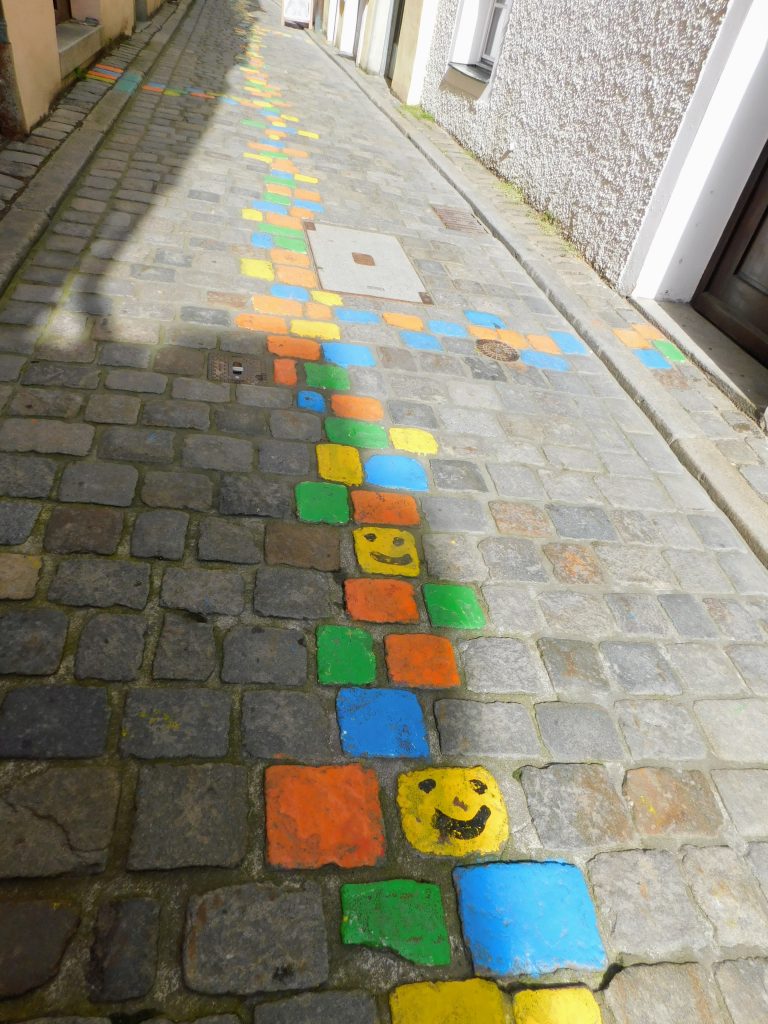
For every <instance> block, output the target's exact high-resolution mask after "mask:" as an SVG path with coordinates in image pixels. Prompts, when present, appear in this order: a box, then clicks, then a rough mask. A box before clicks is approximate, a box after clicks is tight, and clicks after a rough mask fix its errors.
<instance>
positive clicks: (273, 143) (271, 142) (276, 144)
mask: <svg viewBox="0 0 768 1024" xmlns="http://www.w3.org/2000/svg"><path fill="white" fill-rule="evenodd" d="M261 142H263V143H264V145H265V146H270V147H271V148H272V149H285V143H284V142H280V141H279V140H278V139H268V138H267V137H266V135H262V136H261Z"/></svg>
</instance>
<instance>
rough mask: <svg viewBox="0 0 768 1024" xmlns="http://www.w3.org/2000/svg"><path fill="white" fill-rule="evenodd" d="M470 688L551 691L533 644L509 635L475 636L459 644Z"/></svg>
mask: <svg viewBox="0 0 768 1024" xmlns="http://www.w3.org/2000/svg"><path fill="white" fill-rule="evenodd" d="M459 650H460V651H461V660H462V663H463V665H464V672H465V674H466V678H467V685H468V687H469V688H470V690H474V691H475V692H476V693H494V694H502V693H506V694H514V693H530V694H533V695H534V696H548V695H549V694H550V693H551V689H550V686H549V684H548V681H547V678H546V675H545V674H544V672H543V671H542V668H541V665H540V663H539V660H538V658H537V657H536V655H535V651H534V650H533V648H532V647H530V646H529V645H528V644H526V643H525V642H524V641H522V640H516V639H513V638H511V637H478V638H477V639H476V640H465V641H464V642H463V643H461V644H460V645H459Z"/></svg>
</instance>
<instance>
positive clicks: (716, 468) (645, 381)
mask: <svg viewBox="0 0 768 1024" xmlns="http://www.w3.org/2000/svg"><path fill="white" fill-rule="evenodd" d="M307 35H309V37H310V38H311V39H312V41H313V42H314V43H315V45H316V46H317V47H318V49H319V50H321V51H322V52H323V53H324V54H325V55H326V56H327V57H328V58H329V59H330V60H332V61H333V63H334V64H336V66H337V67H339V68H340V69H341V70H342V71H343V72H344V74H345V75H347V77H348V78H350V79H351V80H352V81H353V82H354V83H355V85H357V87H358V88H359V89H360V91H361V92H362V93H364V95H365V96H366V97H367V98H368V99H369V100H370V101H371V102H372V103H373V104H374V105H375V106H376V107H377V108H378V109H379V110H380V111H381V112H382V113H383V114H384V115H385V116H386V117H387V118H389V120H390V121H391V122H392V124H394V125H395V127H396V128H397V129H398V130H399V131H401V132H402V133H403V135H405V137H406V138H407V139H408V140H409V141H410V142H411V143H413V145H414V146H415V147H416V148H417V149H418V150H419V151H420V152H421V154H422V155H423V156H424V157H425V158H426V159H427V160H428V162H429V163H430V164H431V165H432V166H433V167H434V168H435V170H437V171H438V172H439V173H440V174H441V175H442V176H443V177H444V178H445V179H446V181H448V182H449V183H450V184H451V185H452V186H453V187H454V188H455V189H456V191H457V192H458V193H459V195H460V196H461V197H462V198H463V199H464V200H465V201H466V202H467V203H468V204H469V205H470V206H471V207H472V210H473V211H474V213H475V215H476V216H477V217H478V218H479V219H480V220H481V221H482V222H483V224H485V226H486V227H487V228H488V230H489V231H490V232H491V234H492V235H494V236H495V237H496V238H497V239H498V240H499V241H500V242H501V243H502V245H503V246H504V247H505V248H506V249H508V250H509V252H510V253H511V254H512V255H513V256H514V257H515V259H516V260H517V261H518V263H519V264H520V265H521V266H522V268H523V269H524V270H525V272H526V273H527V274H528V276H529V277H530V278H531V279H532V280H533V281H534V282H535V283H536V284H537V285H538V287H539V288H540V289H541V290H542V291H543V292H544V294H545V295H546V296H547V298H548V299H549V301H550V302H551V303H552V304H553V306H555V308H556V309H557V310H558V311H559V312H560V313H562V315H563V316H564V317H565V318H566V320H568V321H569V323H570V324H571V325H572V326H573V327H574V329H575V330H576V332H577V333H578V334H579V335H580V336H581V337H582V338H583V339H584V341H586V343H587V344H588V345H589V347H590V348H591V349H592V351H593V352H594V353H595V355H597V356H598V358H599V359H600V360H601V361H602V362H603V363H604V364H605V365H606V366H607V367H608V369H609V370H610V372H611V373H612V374H613V376H614V377H615V378H616V380H617V381H618V383H619V384H620V385H621V386H622V387H623V388H624V390H625V391H626V392H627V394H628V395H630V397H631V398H632V399H633V400H634V401H635V403H636V404H637V405H638V406H639V407H640V408H641V409H642V411H643V412H644V413H645V415H646V416H647V417H648V419H649V420H650V421H651V423H653V425H654V426H655V427H656V429H657V430H658V431H659V433H660V434H661V436H662V437H663V438H664V440H665V441H666V442H667V444H668V445H669V446H670V448H671V449H672V451H673V452H674V454H675V455H676V456H677V458H678V459H679V460H680V462H681V463H682V464H683V465H684V466H685V468H686V469H687V470H688V471H689V472H690V473H691V474H692V475H693V476H695V477H696V479H697V480H698V481H699V483H700V484H701V485H702V487H703V488H704V489H705V490H706V492H707V493H708V494H709V496H710V497H711V498H712V500H713V501H714V503H715V504H716V505H717V506H718V507H719V508H720V509H721V510H722V511H723V512H724V513H725V514H726V515H727V516H728V518H729V519H730V520H731V522H732V523H733V524H734V526H735V527H736V529H737V530H738V531H739V533H740V534H741V535H742V537H743V538H744V540H745V541H746V542H747V544H748V545H749V546H750V548H752V550H753V551H754V553H755V554H756V555H757V557H758V558H759V559H760V560H761V561H762V562H763V564H764V565H766V566H768V509H766V505H765V502H764V501H763V500H762V499H761V498H760V497H758V495H757V494H755V492H754V491H753V490H752V488H751V487H750V486H749V484H748V483H747V481H746V480H745V479H744V478H743V477H742V476H741V474H740V473H739V472H738V471H737V470H736V469H734V467H733V466H732V465H731V464H730V463H729V462H728V460H727V459H726V458H725V457H724V456H723V455H722V454H721V453H720V452H719V451H718V449H717V448H716V447H715V446H714V445H713V444H712V442H711V441H709V439H708V438H706V437H704V436H703V435H702V433H701V431H700V430H699V429H698V427H697V425H696V422H695V420H694V419H693V418H692V417H691V416H690V415H689V414H688V413H687V412H686V411H685V410H684V409H682V408H681V407H680V406H679V405H678V403H677V402H676V401H675V400H674V399H673V398H671V397H670V395H669V394H668V392H667V391H666V390H665V389H664V388H663V387H662V386H661V385H660V384H659V383H658V382H657V381H656V380H655V379H654V377H653V374H652V373H651V371H650V370H648V369H646V367H644V366H643V365H642V363H640V362H639V361H638V360H637V359H635V358H634V357H633V356H632V355H631V353H630V352H628V351H627V350H626V349H625V348H624V347H623V346H621V345H620V344H619V343H618V342H617V341H616V340H615V339H614V337H613V335H612V334H611V333H610V331H609V330H608V329H607V328H606V327H602V326H600V325H599V324H596V323H595V320H594V313H593V312H592V311H591V310H590V309H589V307H588V306H587V305H586V303H584V302H583V301H582V300H581V299H580V298H579V297H578V295H576V294H575V293H574V292H573V291H571V289H570V288H569V287H568V285H567V284H566V283H565V282H564V281H563V279H562V278H561V276H560V275H559V274H558V273H557V271H556V270H553V269H552V267H551V266H550V265H549V263H548V262H547V261H546V260H545V259H544V258H542V256H540V255H539V254H538V253H537V252H535V251H534V250H533V249H531V247H530V246H529V245H527V244H526V243H525V242H524V241H523V240H522V239H520V238H519V237H517V236H515V235H513V234H512V233H511V232H510V231H509V230H508V229H507V228H506V227H505V226H503V225H501V224H499V223H498V222H497V220H496V213H495V211H494V209H493V207H492V205H491V204H490V203H488V201H487V200H486V199H485V198H484V197H483V196H482V195H480V194H479V193H478V190H477V189H476V188H475V187H474V186H473V185H472V184H471V183H470V182H469V181H467V179H466V178H465V177H464V176H463V175H462V173H461V171H460V170H458V168H456V167H454V165H453V164H452V163H451V162H450V161H449V160H448V159H447V158H446V157H445V156H443V154H442V153H441V152H440V150H439V149H437V148H436V147H435V146H434V145H433V144H432V143H431V142H430V140H429V139H428V138H426V136H425V134H424V132H423V131H422V130H421V129H420V128H419V126H418V123H417V122H415V121H414V120H413V119H412V118H410V117H408V116H407V115H404V114H402V113H401V112H400V111H399V110H398V109H397V108H396V107H395V101H394V100H393V99H392V97H391V95H390V94H389V93H387V94H386V95H381V96H379V95H377V92H376V90H375V89H374V88H373V87H372V85H371V83H369V82H368V81H366V78H365V76H364V75H363V74H362V72H360V71H359V70H358V69H357V67H356V66H355V65H351V64H350V63H349V62H348V61H345V60H344V59H343V58H341V57H339V56H338V55H337V54H336V53H334V52H333V51H332V50H331V49H330V48H329V47H328V46H327V45H326V44H325V43H324V42H323V41H321V40H320V39H319V38H318V37H317V36H316V35H315V34H314V33H313V32H308V33H307Z"/></svg>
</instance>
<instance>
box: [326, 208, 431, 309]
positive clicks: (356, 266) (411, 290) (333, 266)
mask: <svg viewBox="0 0 768 1024" xmlns="http://www.w3.org/2000/svg"><path fill="white" fill-rule="evenodd" d="M307 237H308V239H309V244H310V246H311V247H312V255H313V256H314V258H315V264H316V266H317V272H318V274H319V276H320V281H321V283H322V286H323V288H325V289H326V290H327V291H331V292H348V293H349V294H352V295H370V296H372V297H374V298H377V299H394V300H396V301H400V302H421V301H422V292H423V291H424V283H423V281H422V280H421V278H420V277H419V275H418V274H417V273H416V271H415V270H414V268H413V265H412V264H411V261H410V260H409V259H408V257H407V256H406V254H405V250H404V249H403V247H402V245H400V243H399V242H398V240H397V239H396V238H395V237H394V236H393V235H382V234H379V233H378V232H376V231H357V230H356V229H354V228H340V227H336V226H335V225H334V224H318V223H317V222H315V231H313V232H312V233H311V234H310V235H308V236H307Z"/></svg>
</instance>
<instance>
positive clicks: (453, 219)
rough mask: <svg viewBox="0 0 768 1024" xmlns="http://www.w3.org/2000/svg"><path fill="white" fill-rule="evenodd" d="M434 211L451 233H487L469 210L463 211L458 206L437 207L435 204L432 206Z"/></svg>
mask: <svg viewBox="0 0 768 1024" xmlns="http://www.w3.org/2000/svg"><path fill="white" fill-rule="evenodd" d="M432 209H433V210H434V211H435V213H436V214H437V216H438V217H439V218H440V220H441V221H442V222H443V224H444V225H445V227H447V228H449V229H450V230H451V231H464V232H469V233H470V234H473V235H482V234H484V233H485V228H484V227H483V226H482V224H481V223H480V221H479V220H478V219H477V218H476V217H474V216H473V215H472V214H471V213H470V212H469V210H462V209H461V207H458V206H435V205H434V204H432Z"/></svg>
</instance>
